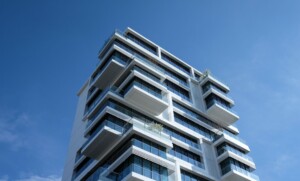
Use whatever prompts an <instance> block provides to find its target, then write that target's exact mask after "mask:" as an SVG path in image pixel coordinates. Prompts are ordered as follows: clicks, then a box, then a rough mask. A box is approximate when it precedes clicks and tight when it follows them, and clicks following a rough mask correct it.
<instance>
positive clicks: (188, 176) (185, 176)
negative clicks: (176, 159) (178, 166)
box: [180, 170, 208, 181]
mask: <svg viewBox="0 0 300 181" xmlns="http://www.w3.org/2000/svg"><path fill="white" fill-rule="evenodd" d="M180 172H181V180H182V181H208V180H206V179H204V178H202V177H200V176H197V175H195V174H192V173H190V172H187V171H185V170H180Z"/></svg>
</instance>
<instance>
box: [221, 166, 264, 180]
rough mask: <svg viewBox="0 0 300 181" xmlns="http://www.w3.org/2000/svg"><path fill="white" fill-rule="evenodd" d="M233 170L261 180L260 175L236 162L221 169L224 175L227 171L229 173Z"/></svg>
mask: <svg viewBox="0 0 300 181" xmlns="http://www.w3.org/2000/svg"><path fill="white" fill-rule="evenodd" d="M232 170H234V171H237V172H239V173H242V174H243V175H246V176H248V177H251V178H253V179H255V180H256V181H259V177H258V176H257V175H255V174H254V173H251V172H249V171H247V170H245V169H242V168H240V167H238V166H236V165H234V164H229V165H227V166H225V167H224V168H222V169H221V171H222V175H225V174H226V173H228V172H230V171H232Z"/></svg>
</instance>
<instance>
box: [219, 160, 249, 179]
mask: <svg viewBox="0 0 300 181" xmlns="http://www.w3.org/2000/svg"><path fill="white" fill-rule="evenodd" d="M220 167H221V172H222V175H224V174H226V173H228V172H229V171H231V170H237V171H239V172H242V173H244V174H246V175H248V174H250V172H251V171H252V170H253V169H251V168H250V167H249V166H248V165H245V164H244V163H241V162H239V161H237V160H235V159H233V158H226V159H225V160H223V161H222V162H221V163H220Z"/></svg>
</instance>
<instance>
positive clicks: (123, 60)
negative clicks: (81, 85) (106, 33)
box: [90, 51, 131, 83]
mask: <svg viewBox="0 0 300 181" xmlns="http://www.w3.org/2000/svg"><path fill="white" fill-rule="evenodd" d="M112 59H114V60H116V61H118V62H119V63H122V64H124V65H125V64H128V63H129V62H130V60H131V59H130V58H129V57H127V56H125V55H123V54H122V53H120V52H118V51H113V52H112V53H111V54H110V55H109V56H108V58H106V59H105V60H104V62H103V63H102V64H101V66H100V67H98V68H97V70H96V71H95V73H93V75H92V77H91V81H90V83H92V82H93V81H94V80H95V79H96V78H97V77H98V75H100V73H101V72H102V70H103V69H104V68H105V67H106V66H107V65H108V63H109V62H110V61H111V60H112Z"/></svg>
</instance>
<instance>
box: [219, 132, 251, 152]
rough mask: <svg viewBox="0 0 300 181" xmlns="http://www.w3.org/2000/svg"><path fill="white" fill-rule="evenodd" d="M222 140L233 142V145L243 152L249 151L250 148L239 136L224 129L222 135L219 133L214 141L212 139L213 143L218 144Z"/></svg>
mask: <svg viewBox="0 0 300 181" xmlns="http://www.w3.org/2000/svg"><path fill="white" fill-rule="evenodd" d="M223 142H228V143H231V144H233V145H234V146H236V147H238V148H240V149H242V150H244V151H245V152H249V151H250V148H249V146H248V145H247V144H246V142H245V141H244V140H243V139H241V138H240V137H239V136H237V135H234V134H232V133H230V132H228V131H226V130H224V131H223V134H222V135H219V136H218V137H217V138H216V139H215V141H214V145H215V146H216V145H219V144H220V143H223Z"/></svg>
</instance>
